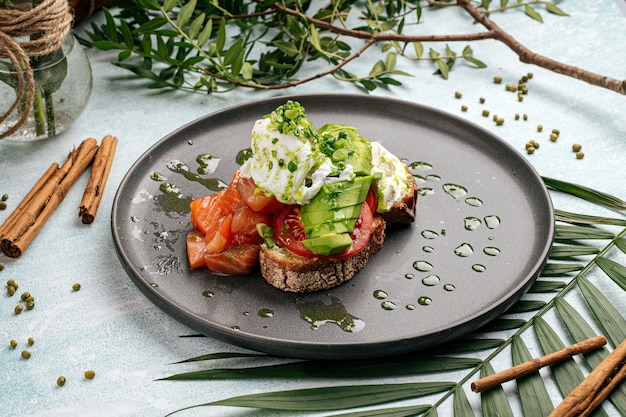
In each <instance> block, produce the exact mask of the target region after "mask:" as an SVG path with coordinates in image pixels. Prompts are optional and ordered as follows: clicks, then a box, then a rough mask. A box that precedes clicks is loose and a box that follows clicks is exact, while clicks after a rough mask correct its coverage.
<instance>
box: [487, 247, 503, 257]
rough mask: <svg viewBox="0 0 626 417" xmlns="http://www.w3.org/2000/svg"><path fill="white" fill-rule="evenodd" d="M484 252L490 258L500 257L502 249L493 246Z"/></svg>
mask: <svg viewBox="0 0 626 417" xmlns="http://www.w3.org/2000/svg"><path fill="white" fill-rule="evenodd" d="M483 252H485V254H486V255H489V256H498V255H499V254H500V249H498V248H494V247H493V246H487V247H486V248H485V249H483Z"/></svg>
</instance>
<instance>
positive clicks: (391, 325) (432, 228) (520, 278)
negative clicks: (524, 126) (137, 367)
mask: <svg viewBox="0 0 626 417" xmlns="http://www.w3.org/2000/svg"><path fill="white" fill-rule="evenodd" d="M286 99H287V98H286V97H280V98H275V99H270V100H265V101H260V102H254V103H250V104H245V105H241V106H237V107H234V108H229V109H226V110H223V111H220V112H217V113H214V114H210V115H208V116H206V117H203V118H201V119H199V120H196V121H194V122H192V123H190V124H188V125H186V126H183V127H182V128H180V129H179V130H177V131H175V132H173V133H172V134H170V135H168V136H167V137H165V138H163V139H162V140H161V141H159V142H158V143H156V144H155V145H154V146H153V147H152V148H150V149H149V150H148V151H147V152H146V153H145V154H144V155H143V156H142V157H141V158H140V159H139V160H138V161H137V162H136V163H135V164H134V166H133V167H132V168H131V169H130V171H129V172H128V174H127V175H126V176H125V178H124V180H123V181H122V183H121V185H120V187H119V190H118V192H117V194H116V197H115V201H114V204H113V212H112V229H113V237H114V240H115V245H116V248H117V251H118V254H119V258H120V260H121V262H122V264H123V265H124V268H125V269H126V270H127V272H128V274H129V276H130V278H131V279H132V281H133V282H134V283H135V284H136V285H137V286H138V287H139V289H140V290H141V291H143V292H144V293H145V295H146V296H147V297H148V298H149V299H150V300H152V301H153V302H154V303H155V304H156V305H157V306H159V307H160V308H161V309H163V310H164V311H165V312H166V313H167V314H170V315H171V316H173V317H174V318H176V319H178V320H180V321H181V322H182V323H184V324H186V325H188V326H189V327H191V328H192V329H195V330H196V331H198V332H201V333H203V334H205V335H207V336H211V337H214V338H216V339H220V340H223V341H226V342H229V343H232V344H235V345H239V346H242V347H245V348H249V349H253V350H258V351H263V352H268V353H270V354H275V355H284V356H290V357H298V358H318V359H344V358H363V357H380V356H386V355H394V354H400V353H405V352H409V351H412V350H417V349H422V348H425V347H430V346H433V345H435V344H438V343H442V342H445V341H448V340H451V339H453V338H456V337H459V336H461V335H463V334H466V333H468V332H470V331H472V330H475V329H477V328H478V327H480V326H482V325H484V324H486V323H488V322H489V321H490V320H492V319H494V318H496V317H497V316H499V315H500V314H502V313H503V312H504V311H505V310H506V309H507V308H509V307H510V306H511V305H512V304H513V303H514V302H515V301H517V300H518V299H519V298H520V297H521V296H522V295H523V293H524V292H525V291H526V290H527V289H528V288H529V287H530V286H531V285H532V284H533V282H534V281H535V279H536V277H537V275H538V273H539V271H540V270H541V268H542V267H543V265H544V263H545V261H546V259H547V254H548V251H549V249H550V246H551V243H552V238H553V231H554V226H553V218H554V216H553V209H552V204H551V201H550V197H549V194H548V192H547V190H546V188H545V186H544V185H543V182H542V181H541V178H540V177H539V176H538V175H537V173H536V172H535V171H534V169H533V168H532V167H531V166H530V164H529V163H528V162H527V161H526V160H525V159H524V158H523V157H522V156H521V155H520V154H519V153H518V152H517V151H516V150H514V149H513V148H511V147H510V146H509V145H508V144H506V143H505V142H503V141H502V140H500V139H499V138H497V137H496V136H494V135H493V134H491V133H489V132H488V131H486V130H483V129H481V128H479V127H477V126H475V125H473V124H470V123H468V122H466V121H464V120H462V119H460V118H457V117H454V116H452V115H449V114H446V113H443V112H441V111H438V110H434V109H432V108H428V107H424V106H421V105H417V104H413V103H409V102H403V101H396V100H390V99H386V98H376V97H369V96H350V95H336V96H335V95H313V96H301V97H294V99H297V100H298V101H300V102H301V103H302V104H303V105H304V106H305V108H306V110H307V114H308V116H309V119H310V120H311V121H312V122H313V123H314V125H315V126H322V125H323V124H325V123H343V124H347V125H352V126H356V127H357V128H358V131H359V132H360V133H361V134H362V135H363V136H365V137H367V138H368V139H370V140H372V141H373V140H376V141H380V142H381V143H383V144H384V145H385V147H387V148H388V149H389V150H390V151H392V152H393V153H395V154H396V155H398V156H400V157H402V158H404V159H405V160H406V161H407V163H408V164H409V166H410V167H411V170H412V172H413V173H414V174H415V175H416V178H417V179H418V183H419V187H420V196H419V201H418V207H419V209H418V214H417V219H416V222H415V224H413V225H412V226H410V227H404V228H399V229H396V230H391V231H389V232H388V238H387V240H386V242H385V245H384V247H383V248H382V249H381V251H379V252H378V253H377V254H376V256H375V257H374V259H373V260H372V261H371V262H370V263H369V264H368V265H367V266H366V268H365V269H364V270H363V271H361V272H360V273H359V274H358V275H357V276H356V277H355V278H353V279H352V280H351V281H349V282H348V283H346V284H344V285H342V286H340V287H337V288H335V289H333V290H331V291H327V292H322V293H315V294H306V295H295V294H290V293H285V292H282V291H279V290H277V289H275V288H273V287H271V286H270V285H269V284H267V283H265V281H264V280H263V278H262V277H261V276H260V275H259V274H253V275H249V276H243V277H225V276H217V275H214V274H212V273H210V272H209V271H208V270H205V269H202V270H190V269H189V268H188V266H187V262H186V253H185V235H186V234H187V232H188V231H190V230H191V226H190V224H189V214H188V202H189V200H190V199H191V198H195V197H200V196H203V195H206V194H208V193H211V192H213V191H211V189H216V186H219V185H220V184H223V183H227V182H228V181H229V180H230V178H231V176H232V174H233V172H234V171H235V170H236V168H237V167H238V157H239V156H240V152H241V151H242V150H245V149H246V148H248V147H249V146H250V144H249V137H250V131H251V129H252V126H253V123H254V121H255V120H256V119H258V118H260V117H261V116H263V115H265V114H267V113H269V112H270V111H272V110H273V109H274V108H276V107H277V106H279V105H280V104H282V103H283V102H284V101H285V100H286Z"/></svg>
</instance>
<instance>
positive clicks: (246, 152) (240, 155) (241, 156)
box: [235, 148, 252, 165]
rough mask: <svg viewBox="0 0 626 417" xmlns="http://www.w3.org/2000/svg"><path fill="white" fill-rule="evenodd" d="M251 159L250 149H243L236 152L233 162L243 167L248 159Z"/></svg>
mask: <svg viewBox="0 0 626 417" xmlns="http://www.w3.org/2000/svg"><path fill="white" fill-rule="evenodd" d="M250 158H252V148H245V149H242V150H240V151H239V152H237V156H235V162H237V164H239V165H243V163H244V162H246V161H247V160H248V159H250Z"/></svg>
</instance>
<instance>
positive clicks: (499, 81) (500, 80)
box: [493, 75, 502, 84]
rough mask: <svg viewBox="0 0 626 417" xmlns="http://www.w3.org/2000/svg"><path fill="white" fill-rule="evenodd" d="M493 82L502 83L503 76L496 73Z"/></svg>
mask: <svg viewBox="0 0 626 417" xmlns="http://www.w3.org/2000/svg"><path fill="white" fill-rule="evenodd" d="M493 82H494V83H496V84H500V83H501V82H502V77H499V76H497V75H496V76H495V77H493Z"/></svg>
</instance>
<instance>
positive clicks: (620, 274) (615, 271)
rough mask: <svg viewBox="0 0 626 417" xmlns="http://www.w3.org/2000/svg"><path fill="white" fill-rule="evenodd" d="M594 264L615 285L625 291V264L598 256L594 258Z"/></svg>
mask: <svg viewBox="0 0 626 417" xmlns="http://www.w3.org/2000/svg"><path fill="white" fill-rule="evenodd" d="M596 264H597V265H598V266H599V267H600V268H601V269H602V270H603V271H604V273H605V274H607V275H608V276H609V277H610V278H611V279H612V280H613V281H614V282H615V283H616V284H617V285H619V286H620V287H622V289H623V290H624V291H626V266H624V265H620V264H618V263H617V262H615V261H612V260H610V259H607V258H603V257H600V258H598V259H596Z"/></svg>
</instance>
